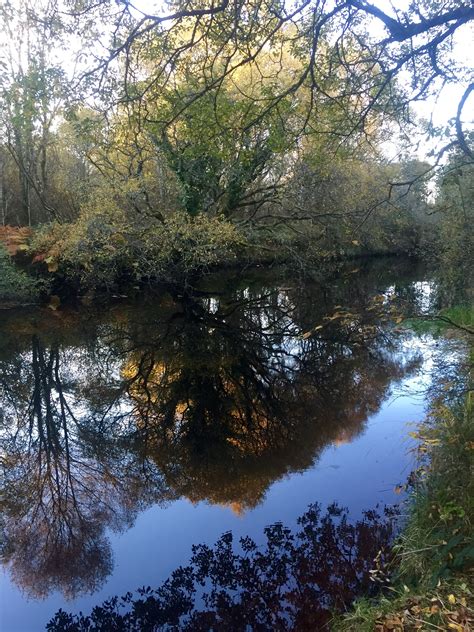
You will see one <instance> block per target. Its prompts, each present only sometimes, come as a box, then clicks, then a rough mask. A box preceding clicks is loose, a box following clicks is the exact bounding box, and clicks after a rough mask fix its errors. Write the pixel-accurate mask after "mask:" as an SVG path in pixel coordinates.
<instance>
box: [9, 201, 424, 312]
mask: <svg viewBox="0 0 474 632" xmlns="http://www.w3.org/2000/svg"><path fill="white" fill-rule="evenodd" d="M2 244H3V247H2ZM0 248H1V251H2V257H1V260H0V273H1V276H3V277H5V278H7V277H9V278H11V279H13V280H14V282H11V283H9V285H8V287H7V288H3V287H2V286H0V303H1V304H2V305H5V304H6V305H7V306H8V305H11V304H13V305H15V304H16V305H21V304H24V303H25V302H26V303H27V304H29V303H31V302H32V301H34V300H36V301H41V300H42V301H43V302H47V301H48V298H49V297H50V296H59V297H60V298H61V300H63V299H65V298H70V297H76V296H81V295H82V296H83V295H88V296H89V297H90V296H99V295H107V294H114V293H115V294H117V293H119V294H123V293H127V291H128V290H130V289H131V288H134V289H135V290H137V289H141V288H144V287H146V286H150V285H157V284H160V283H161V284H172V285H176V286H180V287H187V286H189V285H193V284H194V283H196V282H197V280H199V279H200V278H202V277H203V276H205V275H206V274H208V273H209V272H216V271H218V270H239V269H240V270H247V269H249V268H252V267H257V266H265V267H274V266H285V267H287V268H288V269H289V271H291V272H292V273H294V274H302V273H304V274H305V275H310V276H311V275H314V274H316V275H318V277H319V276H320V275H321V272H322V271H325V270H326V268H334V267H335V266H336V267H337V266H338V265H339V264H340V263H341V262H345V261H351V260H360V259H366V258H371V257H382V256H383V257H384V256H391V255H393V254H399V253H394V252H393V250H391V249H387V248H386V249H383V248H382V249H380V248H374V247H373V245H371V244H362V243H359V242H358V241H354V240H349V241H348V242H347V243H345V244H343V245H339V246H338V247H337V248H335V249H332V250H327V249H325V248H324V247H321V244H318V243H317V240H314V239H313V238H312V233H311V230H309V231H308V232H307V234H305V235H300V234H298V235H288V234H286V233H284V232H283V231H280V232H279V233H276V234H272V235H271V236H269V235H265V234H261V233H259V234H256V233H253V232H248V231H244V230H243V229H242V228H239V227H237V226H236V225H234V224H232V223H231V222H229V221H227V220H225V219H223V218H221V217H205V216H200V217H198V218H190V217H188V216H186V215H183V214H175V215H173V216H172V217H170V218H169V219H167V221H166V222H165V223H160V224H158V223H154V224H153V225H149V226H147V227H145V228H143V227H140V228H137V227H136V226H134V225H131V224H130V223H128V222H127V221H126V220H125V218H122V221H120V218H119V220H117V218H116V217H115V216H114V217H113V218H109V217H108V216H107V215H103V216H100V218H98V217H96V216H92V217H87V218H82V220H81V221H80V222H76V223H75V224H68V225H60V224H50V225H46V226H43V227H41V228H39V229H35V230H31V229H21V228H20V229H17V228H14V227H5V228H4V231H3V233H2V232H0ZM7 253H8V254H7ZM411 254H414V253H411ZM26 287H27V288H28V291H27V292H26V291H25V289H24V288H26Z"/></svg>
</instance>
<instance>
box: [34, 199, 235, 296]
mask: <svg viewBox="0 0 474 632" xmlns="http://www.w3.org/2000/svg"><path fill="white" fill-rule="evenodd" d="M99 208H100V210H99ZM139 219H140V221H136V222H135V221H133V220H131V219H129V218H127V216H126V215H125V213H124V212H122V211H121V210H120V208H119V207H118V206H117V205H116V204H115V203H114V202H110V201H104V202H103V203H102V204H101V205H100V204H98V202H97V200H96V202H95V206H94V208H92V209H85V210H83V212H82V213H81V215H80V216H79V218H78V219H77V221H76V222H74V223H73V224H68V225H59V224H51V225H49V226H48V227H46V228H43V229H42V230H41V231H39V232H38V234H37V235H36V236H35V238H34V240H33V242H32V249H33V251H34V252H36V253H37V254H36V256H35V257H34V261H36V262H39V261H44V263H45V264H46V265H47V266H48V270H49V271H50V272H54V273H55V272H58V273H59V274H61V275H62V276H64V277H65V278H66V279H67V280H69V281H72V282H77V283H78V284H79V285H80V286H81V288H83V289H95V288H105V289H110V288H111V287H112V286H114V285H116V284H117V283H118V282H120V281H127V280H128V281H134V282H136V281H146V280H161V281H180V282H182V281H183V280H184V281H185V280H186V279H187V278H188V277H189V275H192V274H196V273H202V272H204V271H206V270H207V269H209V268H211V267H213V266H215V265H216V264H218V263H224V262H228V261H230V260H232V259H233V258H234V257H235V249H236V247H237V246H238V245H239V244H240V242H241V237H240V235H239V233H238V231H237V229H236V228H235V226H233V225H232V224H231V223H230V222H228V221H227V220H225V219H224V218H222V217H207V216H204V215H199V216H197V217H194V218H193V217H190V216H189V215H187V214H186V213H182V212H181V213H173V214H172V215H170V216H169V217H168V218H166V219H165V221H164V222H159V221H157V220H156V219H153V218H149V219H147V220H146V219H145V218H144V217H142V216H140V218H139Z"/></svg>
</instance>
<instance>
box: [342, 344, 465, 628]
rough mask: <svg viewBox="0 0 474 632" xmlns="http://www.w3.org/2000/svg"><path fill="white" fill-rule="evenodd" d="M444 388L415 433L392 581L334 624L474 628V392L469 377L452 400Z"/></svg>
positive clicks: (346, 626)
mask: <svg viewBox="0 0 474 632" xmlns="http://www.w3.org/2000/svg"><path fill="white" fill-rule="evenodd" d="M472 360H473V356H472V353H471V371H472ZM471 377H472V373H471ZM471 382H472V380H471ZM444 389H445V392H444V393H443V394H438V396H437V397H436V399H435V401H434V403H433V405H432V406H431V409H430V412H429V415H428V417H427V419H426V421H425V422H424V423H423V424H422V425H421V426H420V428H419V430H418V432H417V433H416V436H417V438H418V439H419V441H420V447H419V451H420V467H419V469H418V471H417V472H416V480H415V482H414V483H413V487H412V489H411V497H410V501H409V515H408V520H407V524H406V527H405V529H404V531H403V533H402V535H401V537H400V538H399V541H398V543H397V545H396V557H395V568H394V569H393V571H392V577H391V583H390V585H389V587H388V589H384V591H383V593H382V595H381V596H379V597H378V598H377V599H376V600H374V601H369V600H360V601H358V602H357V603H356V605H355V608H354V610H353V611H352V612H351V613H349V614H347V615H346V616H345V617H344V618H343V619H339V620H338V621H337V622H335V624H334V629H335V630H337V631H340V632H349V631H350V632H356V631H357V632H363V631H365V630H367V631H372V630H377V631H379V632H384V631H385V630H397V631H405V630H455V631H457V632H466V631H468V630H472V629H474V603H473V596H474V595H473V593H474V572H473V570H474V569H473V562H474V540H473V535H474V467H473V466H474V393H473V391H472V383H471V389H470V390H469V387H468V388H467V391H468V392H467V395H466V392H465V391H464V393H463V394H460V395H459V394H458V396H457V397H456V398H455V400H454V401H453V400H450V399H449V395H448V393H449V391H450V384H449V383H448V384H445V385H444Z"/></svg>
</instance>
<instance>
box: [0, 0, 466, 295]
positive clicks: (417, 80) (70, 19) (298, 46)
mask: <svg viewBox="0 0 474 632" xmlns="http://www.w3.org/2000/svg"><path fill="white" fill-rule="evenodd" d="M379 4H380V6H383V3H379ZM400 4H402V5H403V6H401V7H400V8H397V6H394V7H392V8H391V9H387V12H385V10H383V9H382V8H379V5H375V4H371V3H369V2H365V1H359V0H345V1H340V0H337V1H336V2H327V1H325V0H304V1H303V2H295V3H288V2H283V1H281V0H278V1H274V0H252V1H251V2H247V1H243V0H234V1H233V2H230V1H227V0H224V1H223V2H222V3H218V2H212V1H211V2H210V3H208V2H201V1H194V0H192V1H191V0H189V1H183V0H182V1H179V2H169V3H163V4H162V5H161V4H160V5H159V6H157V7H156V11H151V8H150V6H148V4H147V3H139V2H138V3H136V4H134V3H132V2H128V1H122V0H120V1H118V2H115V1H113V2H111V1H109V0H97V1H92V0H91V1H89V0H64V1H58V0H47V1H46V0H44V1H41V2H39V1H37V0H35V1H33V0H13V2H12V1H4V0H2V3H1V5H0V12H1V17H2V24H3V32H2V35H1V39H0V43H1V48H0V103H1V108H0V117H1V127H0V221H1V223H2V225H3V227H1V228H0V233H1V238H2V242H3V244H4V248H2V252H0V265H1V267H2V279H1V280H0V296H1V297H2V300H3V301H7V302H8V301H14V302H20V303H21V302H31V301H35V300H38V299H39V297H44V296H48V295H51V294H54V295H56V294H61V293H64V292H66V293H70V292H73V293H78V292H79V293H82V294H84V293H87V292H91V291H92V292H96V291H103V290H106V291H107V290H111V289H114V288H115V289H116V288H117V287H119V286H123V285H126V284H128V285H133V284H138V285H141V284H142V283H150V282H156V281H165V282H172V283H178V284H181V285H182V284H186V283H187V282H188V280H189V279H190V278H192V277H195V276H199V275H201V274H202V273H204V272H206V271H208V270H210V269H214V268H215V267H219V266H228V265H237V266H238V265H242V264H245V265H248V264H256V263H259V264H271V263H275V262H285V263H291V264H294V265H296V266H297V267H298V268H299V269H305V270H308V269H311V268H312V267H313V268H314V266H318V265H319V262H320V261H321V260H328V259H329V260H331V259H340V258H345V257H353V256H364V255H375V254H377V255H382V254H387V253H398V254H406V255H409V256H417V257H419V256H428V257H429V259H431V260H432V261H434V262H435V263H436V264H437V265H439V266H441V267H443V268H447V267H449V268H450V269H455V270H457V271H458V274H459V273H462V274H465V273H466V271H467V270H468V268H469V263H470V260H472V258H473V257H472V254H473V231H472V230H471V228H472V213H473V203H472V201H473V167H472V160H473V151H474V150H473V148H472V147H473V145H472V127H470V123H469V111H472V110H470V108H471V106H472V101H473V98H472V93H473V91H474V84H473V83H472V81H473V78H472V69H471V68H470V67H469V66H468V65H466V64H465V63H464V64H463V63H462V62H461V61H460V58H459V54H457V53H456V51H458V52H459V46H460V44H459V42H461V45H462V46H464V45H465V44H466V43H467V42H468V41H469V35H470V34H471V33H472V31H471V30H470V29H471V26H472V20H473V18H474V8H473V7H472V4H471V3H469V2H463V1H459V0H456V1H449V2H445V1H435V2H433V1H431V0H429V1H428V0H414V1H413V2H411V3H407V4H406V6H405V5H404V4H403V3H400ZM387 6H388V5H387ZM462 38H464V39H462ZM463 42H464V44H463ZM453 86H454V88H455V89H456V90H457V92H456V94H458V95H459V97H458V99H457V100H454V101H453V99H450V100H449V106H450V108H451V110H450V112H449V115H446V117H445V119H443V120H442V122H440V121H439V120H438V119H436V118H435V117H433V116H431V117H430V116H428V117H424V118H423V117H422V116H420V115H418V114H417V110H416V106H417V104H418V103H419V102H423V101H427V102H428V103H432V104H434V103H435V102H436V100H441V101H442V100H443V99H444V101H445V102H446V101H447V97H446V96H445V92H446V91H449V90H450V89H452V88H453ZM448 94H451V93H448ZM438 118H439V117H438ZM5 250H6V251H5ZM11 255H14V261H12V259H11ZM15 263H16V264H18V263H19V265H20V267H19V268H18V267H15Z"/></svg>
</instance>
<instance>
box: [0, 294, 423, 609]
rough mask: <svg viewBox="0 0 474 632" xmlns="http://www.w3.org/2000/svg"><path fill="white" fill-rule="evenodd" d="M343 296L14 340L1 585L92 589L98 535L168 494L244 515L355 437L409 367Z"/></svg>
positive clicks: (119, 315)
mask: <svg viewBox="0 0 474 632" xmlns="http://www.w3.org/2000/svg"><path fill="white" fill-rule="evenodd" d="M356 289H357V288H354V286H353V285H352V286H351V293H349V294H350V297H349V299H350V300H351V301H352V303H351V310H350V311H349V309H348V308H345V310H344V311H343V312H341V308H340V306H338V305H337V304H336V302H335V297H331V296H328V295H327V293H326V295H325V296H321V295H318V300H317V301H315V297H314V288H308V289H307V291H306V294H304V292H303V291H302V290H301V289H299V290H296V289H291V288H290V289H285V290H281V289H274V288H272V287H257V288H254V289H251V288H244V289H237V290H234V291H232V292H226V293H223V294H220V295H215V296H212V297H211V296H208V295H206V294H204V295H203V294H194V295H187V296H179V297H178V296H175V297H174V298H172V297H170V296H167V297H165V298H164V299H163V300H162V301H161V304H160V305H159V307H158V309H157V306H156V304H153V305H150V306H149V307H146V306H144V307H143V308H142V309H141V310H138V309H137V308H134V309H133V308H123V309H120V310H115V311H113V312H111V314H110V315H109V317H108V318H107V319H105V320H103V319H102V320H100V319H94V318H91V317H88V315H86V317H85V318H83V319H81V320H79V322H76V323H75V321H74V319H73V318H72V317H71V323H73V324H72V325H71V326H69V327H67V326H65V325H64V326H63V328H62V330H58V329H57V325H56V327H55V329H54V330H53V331H52V332H51V331H48V330H45V329H44V328H43V330H41V331H40V330H39V329H38V328H36V330H35V331H33V335H27V333H28V334H31V331H30V330H28V332H27V333H25V334H24V335H22V336H19V337H18V344H17V348H9V349H8V352H6V351H4V352H3V353H2V354H1V355H0V375H1V378H0V400H1V417H0V454H1V455H2V456H1V466H2V469H3V478H2V489H1V490H0V499H1V500H0V510H1V520H2V522H3V527H4V532H5V540H6V543H5V545H4V547H3V548H4V550H3V558H4V561H5V562H6V563H7V564H8V565H9V568H10V572H11V574H12V577H13V579H14V581H15V582H16V583H17V584H18V585H20V586H21V587H22V588H23V589H24V590H25V591H27V592H28V593H29V594H31V595H33V596H45V595H47V594H48V593H49V592H50V591H52V590H56V589H57V590H61V591H62V592H63V593H64V594H65V595H66V596H68V597H74V596H76V595H78V594H79V593H81V592H86V591H89V592H90V591H94V590H96V589H97V588H98V587H99V586H100V585H101V583H102V582H103V581H104V579H105V578H106V577H107V575H108V574H109V573H110V571H111V568H112V556H111V552H110V548H109V543H108V540H107V537H106V533H105V530H106V529H113V530H117V531H119V530H123V529H125V528H127V527H129V526H130V525H131V524H133V521H134V519H135V517H136V515H137V514H138V512H140V511H142V510H143V509H144V508H146V507H147V506H150V505H151V504H155V503H164V502H167V501H169V500H173V499H175V498H179V497H183V496H184V497H187V498H189V499H191V500H192V501H194V502H198V501H200V500H206V501H209V502H212V503H220V504H225V505H229V506H231V507H232V508H233V509H234V510H235V511H237V512H243V511H246V510H248V509H249V508H252V507H255V506H256V505H257V504H258V503H260V502H261V501H262V499H263V497H264V495H265V493H266V490H267V489H268V487H269V486H270V485H271V484H272V483H273V482H274V481H275V480H277V479H278V478H280V477H282V476H284V475H285V474H287V473H289V472H295V471H302V470H305V469H307V468H308V467H310V466H311V465H312V464H313V463H314V461H315V460H316V459H317V458H318V455H319V454H320V452H321V450H322V449H323V448H324V447H325V446H326V445H328V444H329V443H331V442H335V443H338V442H341V441H348V440H350V439H351V438H352V437H354V436H355V435H357V433H359V432H360V431H361V430H362V428H363V426H364V422H365V420H366V419H367V418H368V416H370V415H371V414H372V413H374V412H376V411H377V410H378V408H379V407H380V404H381V403H382V401H383V399H384V398H385V397H386V396H387V393H388V390H389V388H390V385H391V384H392V383H393V382H394V381H396V380H398V379H400V378H401V377H402V376H403V375H405V374H406V373H407V371H410V370H412V369H413V367H414V366H415V362H411V363H410V362H408V363H407V362H406V361H405V362H402V361H401V360H400V357H399V355H398V354H397V352H396V344H397V343H396V340H392V339H391V337H389V335H388V333H387V331H386V329H384V328H383V327H382V325H381V322H380V318H379V316H378V315H377V312H376V311H374V310H371V309H370V308H368V307H369V306H370V300H369V297H368V292H367V289H366V288H363V291H360V292H359V294H357V292H355V290H356ZM359 290H360V288H359ZM337 299H339V300H340V297H339V296H338V297H337ZM337 299H336V300H337ZM349 299H348V300H349ZM346 304H347V303H346ZM341 313H343V316H340V315H339V316H338V315H337V314H341ZM334 314H336V316H334ZM67 318H68V316H67V314H66V315H65V316H64V319H67ZM75 318H76V321H77V316H76V317H75ZM317 322H322V323H324V326H323V327H321V328H317V329H316V330H315V332H314V334H312V335H310V336H305V335H304V333H305V332H307V331H308V330H309V329H310V328H311V327H313V328H314V325H315V323H317ZM74 323H75V324H74ZM27 345H28V347H27Z"/></svg>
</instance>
